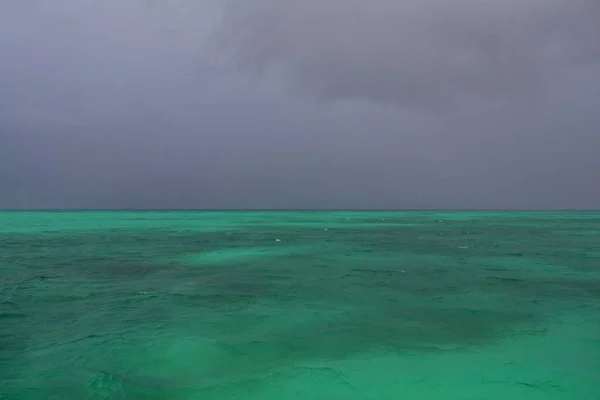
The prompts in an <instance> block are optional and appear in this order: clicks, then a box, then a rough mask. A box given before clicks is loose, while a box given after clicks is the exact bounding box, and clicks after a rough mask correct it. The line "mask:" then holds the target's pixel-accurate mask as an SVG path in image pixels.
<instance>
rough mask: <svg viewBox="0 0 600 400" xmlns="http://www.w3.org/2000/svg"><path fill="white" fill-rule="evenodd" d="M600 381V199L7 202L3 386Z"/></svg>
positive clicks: (157, 394) (0, 312)
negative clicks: (315, 203) (333, 206)
mask: <svg viewBox="0 0 600 400" xmlns="http://www.w3.org/2000/svg"><path fill="white" fill-rule="evenodd" d="M508 398H510V399H515V400H519V399H528V400H535V399H544V400H552V399H561V400H570V399H582V400H583V399H590V400H597V399H600V213H583V212H581V213H466V212H454V213H435V212H176V211H172V212H128V211H121V212H92V211H87V212H4V213H0V399H2V400H7V399H10V400H13V399H15V400H17V399H18V400H27V399H53V400H58V399H69V400H75V399H189V400H192V399H199V400H212V399H215V400H229V399H237V400H239V399H253V400H254V399H256V400H259V399H261V400H270V399H279V400H282V399H286V400H300V399H303V400H319V399H322V400H353V399H356V400H359V399H360V400H386V399H390V400H392V399H394V400H396V399H407V400H412V399H424V400H435V399H439V400H456V399H460V400H469V399H473V400H475V399H482V400H483V399H508Z"/></svg>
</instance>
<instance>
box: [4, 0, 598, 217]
mask: <svg viewBox="0 0 600 400" xmlns="http://www.w3.org/2000/svg"><path fill="white" fill-rule="evenodd" d="M598 21H600V3H599V2H597V1H592V0H589V1H588V0H570V1H566V0H565V1H559V0H521V1H516V0H515V1H513V0H505V1H484V0H479V1H476V0H455V1H452V2H449V1H443V0H420V1H416V0H414V1H412V0H411V1H397V0H396V1H392V0H370V1H368V2H367V1H359V0H304V1H291V0H276V1H274V0H270V1H267V0H246V1H244V2H240V1H233V0H231V1H217V0H203V1H192V0H170V1H168V0H164V1H143V0H130V1H117V0H106V1H102V2H100V1H91V0H90V1H82V0H54V1H52V2H47V1H37V0H21V1H5V2H0V88H1V90H0V207H67V208H72V207H83V208H104V207H109V208H114V207H116V208H137V207H141V208H180V207H183V208H246V207H249V208H254V207H259V208H337V207H340V208H378V207H381V208H432V207H433V208H600V179H599V178H598V174H599V173H600V172H599V171H600V24H598Z"/></svg>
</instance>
